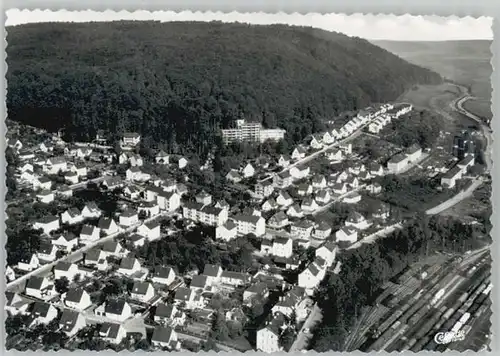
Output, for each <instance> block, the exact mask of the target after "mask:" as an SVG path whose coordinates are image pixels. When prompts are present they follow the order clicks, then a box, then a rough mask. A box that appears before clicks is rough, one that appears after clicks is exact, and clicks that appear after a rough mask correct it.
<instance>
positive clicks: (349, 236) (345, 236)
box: [335, 226, 358, 243]
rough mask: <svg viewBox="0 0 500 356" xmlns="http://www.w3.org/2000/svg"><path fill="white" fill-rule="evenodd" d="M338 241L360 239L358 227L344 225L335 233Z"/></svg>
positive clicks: (352, 241)
mask: <svg viewBox="0 0 500 356" xmlns="http://www.w3.org/2000/svg"><path fill="white" fill-rule="evenodd" d="M335 238H336V240H337V241H339V242H340V241H342V242H349V243H354V242H356V241H358V229H356V228H354V227H349V226H344V227H343V228H342V229H340V230H338V231H337V232H336V233H335Z"/></svg>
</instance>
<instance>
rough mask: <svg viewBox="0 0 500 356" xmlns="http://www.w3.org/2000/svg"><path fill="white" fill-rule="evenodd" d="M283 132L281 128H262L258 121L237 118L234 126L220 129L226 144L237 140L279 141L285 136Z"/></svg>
mask: <svg viewBox="0 0 500 356" xmlns="http://www.w3.org/2000/svg"><path fill="white" fill-rule="evenodd" d="M285 132H286V131H285V130H283V129H264V128H262V125H261V124H260V123H259V122H245V120H238V121H236V128H232V129H225V130H222V139H223V141H224V143H226V144H228V143H231V142H239V141H250V142H264V141H267V140H273V141H279V140H281V139H283V137H285Z"/></svg>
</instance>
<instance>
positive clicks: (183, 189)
mask: <svg viewBox="0 0 500 356" xmlns="http://www.w3.org/2000/svg"><path fill="white" fill-rule="evenodd" d="M176 191H177V194H179V195H180V196H181V197H182V196H183V195H184V194H187V192H188V188H187V187H186V186H185V185H184V184H182V183H178V184H177V185H176Z"/></svg>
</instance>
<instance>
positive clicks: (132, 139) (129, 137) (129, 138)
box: [121, 132, 141, 147]
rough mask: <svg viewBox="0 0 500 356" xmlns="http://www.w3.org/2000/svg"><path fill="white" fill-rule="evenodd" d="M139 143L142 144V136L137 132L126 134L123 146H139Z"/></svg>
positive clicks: (123, 138)
mask: <svg viewBox="0 0 500 356" xmlns="http://www.w3.org/2000/svg"><path fill="white" fill-rule="evenodd" d="M139 142H141V135H139V134H138V133H137V132H125V133H124V134H123V137H122V140H121V143H122V146H125V147H134V146H137V145H138V144H139Z"/></svg>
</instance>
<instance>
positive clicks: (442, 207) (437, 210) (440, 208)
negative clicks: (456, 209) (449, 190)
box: [425, 179, 483, 215]
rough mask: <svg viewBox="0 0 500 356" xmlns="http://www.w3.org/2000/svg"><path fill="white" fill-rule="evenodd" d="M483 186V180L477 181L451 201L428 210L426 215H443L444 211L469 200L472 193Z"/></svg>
mask: <svg viewBox="0 0 500 356" xmlns="http://www.w3.org/2000/svg"><path fill="white" fill-rule="evenodd" d="M481 184H483V180H482V179H475V180H474V181H473V182H472V184H471V185H470V186H469V187H468V188H467V189H466V190H465V191H462V192H460V193H458V194H456V195H454V196H453V197H451V198H450V199H448V200H446V201H444V202H442V203H441V204H439V205H437V206H435V207H434V208H431V209H429V210H427V211H426V212H425V213H426V214H427V215H436V214H439V213H442V212H443V211H445V210H447V209H449V208H451V207H452V206H454V205H456V204H458V203H460V202H461V201H462V200H464V199H467V198H469V197H470V196H471V195H472V193H474V190H476V189H477V188H478V187H479V186H480V185H481Z"/></svg>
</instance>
